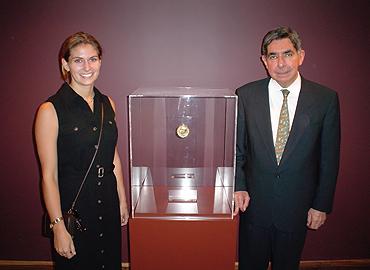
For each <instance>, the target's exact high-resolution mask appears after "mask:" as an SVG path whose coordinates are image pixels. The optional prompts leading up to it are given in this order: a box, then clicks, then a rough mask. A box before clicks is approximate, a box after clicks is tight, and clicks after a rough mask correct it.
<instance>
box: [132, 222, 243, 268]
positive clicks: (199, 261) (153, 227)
mask: <svg viewBox="0 0 370 270" xmlns="http://www.w3.org/2000/svg"><path fill="white" fill-rule="evenodd" d="M237 229H238V219H224V220H219V219H218V220H212V219H210V220H163V219H150V218H149V219H147V218H134V219H130V222H129V234H130V269H131V270H149V269H150V270H173V269H176V270H189V269H192V270H198V269H199V270H204V269H220V270H234V269H235V259H236V247H237V244H236V239H237Z"/></svg>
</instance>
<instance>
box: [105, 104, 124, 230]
mask: <svg viewBox="0 0 370 270" xmlns="http://www.w3.org/2000/svg"><path fill="white" fill-rule="evenodd" d="M109 101H110V104H111V105H112V108H113V110H114V112H115V111H116V107H115V105H114V102H113V100H112V99H111V98H110V97H109ZM113 164H114V170H113V172H114V175H115V176H116V179H117V192H118V198H119V209H120V213H121V226H125V225H126V224H127V222H128V218H129V213H128V209H127V201H126V193H125V187H124V184H123V173H122V165H121V159H120V157H119V154H118V151H117V146H116V147H115V150H114V159H113Z"/></svg>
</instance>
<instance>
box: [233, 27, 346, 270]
mask: <svg viewBox="0 0 370 270" xmlns="http://www.w3.org/2000/svg"><path fill="white" fill-rule="evenodd" d="M261 52H262V62H263V63H264V65H265V68H266V70H267V71H268V73H269V75H270V77H268V78H266V79H263V80H259V81H255V82H252V83H249V84H247V85H244V86H242V87H240V88H239V89H237V90H236V94H237V95H238V97H239V101H238V103H239V104H238V134H237V168H236V187H235V215H237V214H238V213H239V210H240V211H241V212H243V213H241V215H240V234H239V237H240V239H239V245H240V246H239V270H244V269H245V270H254V269H259V270H260V269H267V267H268V264H269V262H271V265H272V269H273V270H293V269H298V267H299V261H300V257H301V252H302V249H303V245H304V241H305V237H306V231H307V228H309V229H313V230H317V229H318V228H319V227H320V226H322V225H323V224H324V222H325V220H326V214H327V213H330V211H331V210H332V203H333V196H334V190H335V185H336V179H337V174H338V167H339V144H340V120H339V102H338V96H337V94H336V92H334V91H333V90H330V89H328V88H327V87H325V86H322V85H319V84H317V83H314V82H311V81H308V80H306V79H304V78H303V77H302V76H301V75H300V74H299V71H298V69H299V67H300V66H301V65H302V63H303V60H304V56H305V52H304V50H303V49H302V48H301V41H300V38H299V36H298V33H297V32H296V31H293V30H291V29H290V28H286V27H280V28H277V29H275V30H272V31H270V32H268V33H267V34H266V35H265V37H264V39H263V43H262V48H261Z"/></svg>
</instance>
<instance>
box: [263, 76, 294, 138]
mask: <svg viewBox="0 0 370 270" xmlns="http://www.w3.org/2000/svg"><path fill="white" fill-rule="evenodd" d="M282 89H288V90H289V95H288V111H289V124H290V128H292V123H293V119H294V114H295V110H296V108H297V102H298V97H299V93H300V91H301V76H300V75H299V73H298V77H297V79H295V81H294V82H293V83H292V84H291V85H290V86H289V87H285V88H283V87H281V86H280V85H279V84H278V82H277V81H275V80H274V79H272V78H271V79H270V82H269V85H268V90H269V103H270V116H271V127H272V136H273V138H274V144H275V142H276V133H277V129H278V124H279V116H280V110H281V106H282V105H283V93H282V92H281V90H282Z"/></svg>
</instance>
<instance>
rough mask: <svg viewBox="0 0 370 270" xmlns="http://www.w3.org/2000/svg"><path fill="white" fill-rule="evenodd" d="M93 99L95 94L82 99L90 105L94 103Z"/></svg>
mask: <svg viewBox="0 0 370 270" xmlns="http://www.w3.org/2000/svg"><path fill="white" fill-rule="evenodd" d="M94 97H95V93H93V94H92V95H91V96H88V97H84V98H83V99H84V100H85V101H86V102H87V103H88V104H89V105H90V104H93V103H94Z"/></svg>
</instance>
